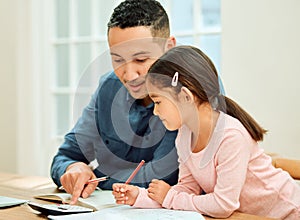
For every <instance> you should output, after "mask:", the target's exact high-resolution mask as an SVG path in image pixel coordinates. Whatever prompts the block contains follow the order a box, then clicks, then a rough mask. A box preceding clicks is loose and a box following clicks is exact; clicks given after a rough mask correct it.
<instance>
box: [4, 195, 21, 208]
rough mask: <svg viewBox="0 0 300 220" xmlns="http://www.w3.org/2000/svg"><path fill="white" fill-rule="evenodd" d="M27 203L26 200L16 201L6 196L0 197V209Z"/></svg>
mask: <svg viewBox="0 0 300 220" xmlns="http://www.w3.org/2000/svg"><path fill="white" fill-rule="evenodd" d="M25 202H27V200H23V199H16V198H11V197H6V196H0V208H4V207H9V206H14V205H20V204H23V203H25Z"/></svg>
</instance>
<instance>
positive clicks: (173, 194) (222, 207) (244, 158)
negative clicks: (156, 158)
mask: <svg viewBox="0 0 300 220" xmlns="http://www.w3.org/2000/svg"><path fill="white" fill-rule="evenodd" d="M249 149H250V147H249V141H247V140H246V139H245V137H244V136H243V135H242V134H241V133H240V132H234V133H231V134H226V137H225V139H224V140H223V142H222V143H221V146H220V147H219V150H218V152H217V153H216V155H215V161H214V163H215V164H216V167H215V170H212V172H216V173H217V180H216V185H215V186H214V191H213V192H212V193H208V194H206V195H195V194H191V193H189V192H188V191H186V189H188V188H190V187H189V185H187V186H180V187H178V185H177V186H174V187H172V188H171V189H170V190H169V192H168V193H167V195H166V197H165V200H164V201H163V204H162V206H163V207H165V208H169V209H179V210H192V211H197V212H200V213H201V214H205V215H209V216H213V217H219V218H226V217H228V216H230V215H231V214H232V213H233V212H234V211H235V210H236V209H238V208H239V205H240V203H239V198H240V193H241V189H242V187H243V185H244V182H245V178H246V173H247V166H248V161H249V157H250V150H249ZM182 189H185V190H182Z"/></svg>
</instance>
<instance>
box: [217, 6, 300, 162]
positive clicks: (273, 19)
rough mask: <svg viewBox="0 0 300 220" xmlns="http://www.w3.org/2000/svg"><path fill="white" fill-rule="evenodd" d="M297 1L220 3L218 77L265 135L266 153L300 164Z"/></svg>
mask: <svg viewBox="0 0 300 220" xmlns="http://www.w3.org/2000/svg"><path fill="white" fill-rule="evenodd" d="M299 10H300V1H299V0H285V1H282V0H247V1H245V0H244V1H241V0H223V1H222V28H223V29H222V30H223V32H222V77H223V81H224V84H225V88H226V93H227V95H228V96H229V97H231V98H233V99H234V100H236V101H237V102H238V103H239V104H240V105H241V106H242V107H244V109H245V110H247V111H248V112H249V113H250V114H251V115H252V116H253V117H254V118H255V119H256V120H257V121H258V122H259V123H260V124H261V125H263V127H264V128H266V129H268V130H269V132H268V135H267V136H266V138H265V141H264V142H263V143H262V145H261V146H262V147H263V148H264V149H265V150H266V151H268V152H276V153H279V154H281V155H283V156H287V157H290V158H298V159H300V142H299V137H300V92H299V89H300V70H299V64H300V13H299Z"/></svg>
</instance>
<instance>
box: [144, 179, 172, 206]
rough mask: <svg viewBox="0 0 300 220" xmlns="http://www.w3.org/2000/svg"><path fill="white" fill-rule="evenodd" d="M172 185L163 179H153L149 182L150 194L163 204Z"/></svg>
mask: <svg viewBox="0 0 300 220" xmlns="http://www.w3.org/2000/svg"><path fill="white" fill-rule="evenodd" d="M170 188H171V186H170V185H169V184H168V183H166V182H164V181H163V180H157V179H153V180H152V181H151V183H150V184H149V188H148V196H149V197H150V198H151V199H153V200H155V201H157V202H158V203H159V204H162V203H163V201H164V199H165V197H166V195H167V193H168V192H169V190H170Z"/></svg>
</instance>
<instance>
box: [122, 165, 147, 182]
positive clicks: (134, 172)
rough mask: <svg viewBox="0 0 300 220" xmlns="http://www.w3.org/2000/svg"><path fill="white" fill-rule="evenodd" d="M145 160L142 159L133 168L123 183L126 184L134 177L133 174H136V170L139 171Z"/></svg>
mask: <svg viewBox="0 0 300 220" xmlns="http://www.w3.org/2000/svg"><path fill="white" fill-rule="evenodd" d="M144 163H145V161H144V160H142V161H141V162H140V163H139V165H138V166H137V167H136V168H135V170H134V171H133V172H132V174H131V175H130V177H128V179H127V180H126V182H125V184H128V183H130V182H131V180H132V179H133V178H134V177H135V175H136V174H137V172H139V170H140V169H141V167H142V166H143V165H144Z"/></svg>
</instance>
